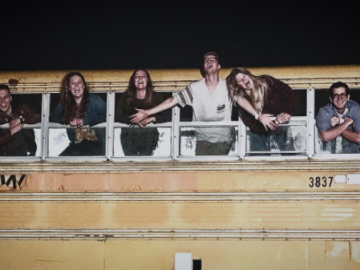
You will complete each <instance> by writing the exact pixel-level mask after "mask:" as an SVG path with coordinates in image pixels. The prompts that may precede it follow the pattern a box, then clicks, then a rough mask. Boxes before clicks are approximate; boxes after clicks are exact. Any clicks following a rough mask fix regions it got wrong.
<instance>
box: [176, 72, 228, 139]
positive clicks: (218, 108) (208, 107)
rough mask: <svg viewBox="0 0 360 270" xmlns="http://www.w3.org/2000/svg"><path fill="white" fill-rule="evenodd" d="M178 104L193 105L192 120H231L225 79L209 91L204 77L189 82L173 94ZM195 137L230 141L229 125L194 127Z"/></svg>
mask: <svg viewBox="0 0 360 270" xmlns="http://www.w3.org/2000/svg"><path fill="white" fill-rule="evenodd" d="M175 98H176V99H177V101H178V102H179V104H180V105H181V106H182V107H184V106H185V105H189V106H192V107H193V118H192V121H203V122H213V121H219V122H220V121H231V113H232V103H231V99H230V98H229V94H228V90H227V87H226V81H225V80H224V79H222V78H220V80H219V84H218V86H217V88H216V89H215V90H214V91H212V92H210V91H209V90H208V89H207V87H206V84H205V78H203V79H201V80H199V81H196V82H193V83H191V84H189V85H188V86H187V87H186V88H185V89H184V90H181V91H180V92H178V93H177V94H176V95H175ZM196 138H197V140H199V141H202V140H204V141H209V142H213V143H215V142H224V141H225V142H231V129H230V128H229V127H211V128H210V127H204V128H196Z"/></svg>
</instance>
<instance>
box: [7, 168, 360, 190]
mask: <svg viewBox="0 0 360 270" xmlns="http://www.w3.org/2000/svg"><path fill="white" fill-rule="evenodd" d="M127 165H128V166H131V165H129V164H127ZM309 168H311V166H310V165H309ZM350 174H359V171H341V170H327V171H326V170H325V171H320V170H311V169H308V170H304V171H282V170H272V171H270V170H257V171H256V170H251V169H248V170H242V171H237V170H234V171H228V170H225V169H223V170H219V171H197V170H191V169H187V170H183V171H181V170H180V171H140V170H139V171H132V172H131V171H123V172H117V173H101V172H94V173H86V171H85V172H84V171H83V172H80V173H71V172H69V173H59V172H46V173H42V172H37V173H26V172H25V173H23V174H21V173H19V172H17V173H14V174H11V173H4V174H3V175H2V177H3V179H4V180H5V181H4V184H2V185H1V186H0V193H1V192H8V191H13V192H18V191H21V192H139V191H142V192H341V191H343V192H345V191H360V185H359V184H348V183H347V178H348V175H350ZM339 177H340V179H342V180H344V182H340V181H338V180H337V179H339Z"/></svg>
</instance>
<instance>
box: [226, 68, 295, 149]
mask: <svg viewBox="0 0 360 270" xmlns="http://www.w3.org/2000/svg"><path fill="white" fill-rule="evenodd" d="M226 83H227V87H228V90H229V93H230V95H231V96H232V98H233V100H234V103H236V104H237V105H239V114H240V117H241V119H242V121H243V122H244V124H245V125H246V126H248V127H249V129H250V131H251V134H252V138H251V146H252V147H251V150H253V151H264V150H265V151H266V150H270V136H272V137H273V138H274V139H275V141H276V142H277V144H278V147H279V149H280V150H285V151H293V150H294V146H293V139H292V138H291V131H290V127H284V128H281V127H278V125H279V124H284V123H287V122H289V120H290V118H291V116H292V115H294V113H295V102H294V96H293V92H292V89H291V87H290V86H289V85H287V84H286V83H284V82H282V81H281V80H278V79H276V78H274V77H272V76H270V75H261V76H255V75H254V74H252V73H251V72H250V71H249V70H247V69H245V68H241V67H239V68H234V69H233V70H232V71H231V72H230V74H229V75H228V77H227V78H226ZM243 99H246V100H248V101H249V102H250V103H251V104H252V106H253V109H252V110H250V111H249V110H248V109H247V107H244V106H243V105H242V104H243ZM270 116H275V120H274V121H272V120H271V119H270Z"/></svg>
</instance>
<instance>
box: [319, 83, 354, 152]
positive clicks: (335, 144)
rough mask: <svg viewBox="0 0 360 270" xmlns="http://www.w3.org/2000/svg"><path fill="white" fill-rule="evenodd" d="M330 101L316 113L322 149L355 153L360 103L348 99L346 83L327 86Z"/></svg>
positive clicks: (348, 91) (348, 93) (348, 90)
mask: <svg viewBox="0 0 360 270" xmlns="http://www.w3.org/2000/svg"><path fill="white" fill-rule="evenodd" d="M329 95H330V96H329V99H330V103H328V104H327V105H325V106H324V107H322V108H321V109H320V110H319V112H318V114H317V115H316V126H317V128H318V131H319V135H320V138H321V140H322V141H323V150H325V151H330V152H331V153H357V152H358V151H359V150H360V147H359V144H360V105H359V104H358V103H356V102H355V101H353V100H350V89H349V87H348V86H347V84H346V83H343V82H336V83H334V84H332V85H331V86H330V88H329Z"/></svg>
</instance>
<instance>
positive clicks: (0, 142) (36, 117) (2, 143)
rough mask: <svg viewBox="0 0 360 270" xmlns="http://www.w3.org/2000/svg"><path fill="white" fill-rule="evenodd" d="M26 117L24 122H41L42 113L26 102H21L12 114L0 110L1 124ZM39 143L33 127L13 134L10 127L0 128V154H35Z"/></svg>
mask: <svg viewBox="0 0 360 270" xmlns="http://www.w3.org/2000/svg"><path fill="white" fill-rule="evenodd" d="M20 115H22V116H23V117H24V123H26V124H36V123H39V122H41V114H38V113H36V112H34V111H33V110H32V109H31V108H30V107H29V106H28V105H27V104H26V103H22V104H20V105H19V106H18V107H17V108H16V109H14V110H13V111H12V114H11V115H7V114H6V113H4V112H2V111H0V124H5V123H10V121H11V120H12V119H15V118H18V117H19V116H20ZM36 149H37V145H36V142H35V134H34V130H33V129H24V128H23V129H21V130H20V131H18V132H17V133H15V134H14V135H11V132H10V130H9V129H0V156H34V155H35V153H36Z"/></svg>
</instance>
